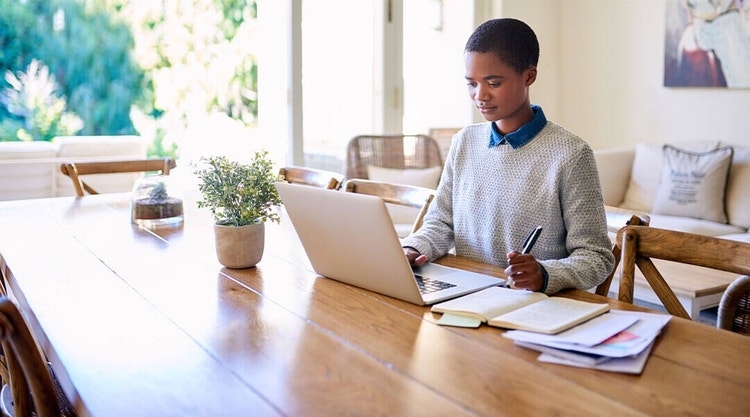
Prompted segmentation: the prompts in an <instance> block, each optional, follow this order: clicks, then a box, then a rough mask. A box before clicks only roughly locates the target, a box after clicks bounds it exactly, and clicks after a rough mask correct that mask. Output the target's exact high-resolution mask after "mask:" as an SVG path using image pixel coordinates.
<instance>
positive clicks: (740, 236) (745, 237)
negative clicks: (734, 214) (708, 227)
mask: <svg viewBox="0 0 750 417" xmlns="http://www.w3.org/2000/svg"><path fill="white" fill-rule="evenodd" d="M719 237H720V238H722V239H729V240H734V241H737V242H746V243H750V233H732V234H728V235H721V236H719Z"/></svg>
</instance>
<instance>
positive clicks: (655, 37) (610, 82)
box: [501, 0, 750, 149]
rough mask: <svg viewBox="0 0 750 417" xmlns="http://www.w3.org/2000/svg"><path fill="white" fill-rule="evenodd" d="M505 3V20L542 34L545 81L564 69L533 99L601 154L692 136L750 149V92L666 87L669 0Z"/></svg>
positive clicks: (537, 88) (540, 87) (511, 0)
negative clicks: (517, 21)
mask: <svg viewBox="0 0 750 417" xmlns="http://www.w3.org/2000/svg"><path fill="white" fill-rule="evenodd" d="M501 3H502V13H503V15H504V16H505V17H516V18H519V19H522V20H524V21H526V22H527V23H529V24H530V25H531V26H532V27H533V28H534V29H535V30H536V31H537V35H538V37H539V38H540V43H541V51H542V52H541V53H542V58H541V59H540V74H542V77H547V76H548V75H547V73H548V72H549V71H550V70H553V71H559V75H555V76H554V77H555V78H559V83H557V85H555V82H556V81H558V80H551V81H552V82H550V83H542V82H538V84H537V85H535V86H534V87H532V90H531V98H532V101H533V102H536V103H539V104H541V105H542V106H543V107H544V109H545V113H546V114H547V115H548V117H549V118H550V119H552V120H554V121H556V122H559V123H560V124H562V125H563V126H565V127H566V128H568V129H569V130H571V131H573V132H575V133H576V134H578V135H579V136H581V137H582V138H584V139H585V140H587V141H588V142H589V143H590V144H591V146H592V147H594V148H595V149H596V148H608V147H620V146H630V145H633V144H635V143H636V142H641V141H643V142H652V143H662V142H679V141H684V140H693V139H719V140H723V141H726V142H729V143H735V144H746V145H750V129H748V122H747V120H748V117H750V89H726V88H668V87H664V86H663V78H664V29H665V23H664V22H665V10H666V6H665V5H666V0H618V1H613V0H533V1H529V0H504V1H502V2H501ZM555 21H556V22H555ZM551 22H552V23H551ZM555 26H556V27H555ZM550 27H552V29H553V30H548V29H549V28H550ZM555 31H557V33H555ZM551 47H554V48H557V50H550V49H551ZM550 54H551V55H552V59H551V60H552V61H555V60H559V61H558V62H557V63H556V64H555V63H554V62H552V63H551V62H550V56H549V55H550ZM748 70H750V68H749V69H748ZM545 81H546V79H545Z"/></svg>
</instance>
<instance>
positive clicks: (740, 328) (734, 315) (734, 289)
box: [716, 275, 750, 336]
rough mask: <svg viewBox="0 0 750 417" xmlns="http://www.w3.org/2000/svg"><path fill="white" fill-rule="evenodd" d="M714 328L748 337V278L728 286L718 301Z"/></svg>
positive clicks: (749, 300)
mask: <svg viewBox="0 0 750 417" xmlns="http://www.w3.org/2000/svg"><path fill="white" fill-rule="evenodd" d="M716 327H718V328H720V329H725V330H730V331H733V332H735V333H740V334H744V335H747V336H750V276H747V275H742V276H740V277H738V278H737V279H736V280H734V281H733V282H732V283H731V284H729V287H727V290H726V291H725V292H724V294H723V295H722V296H721V301H719V314H718V316H717V319H716Z"/></svg>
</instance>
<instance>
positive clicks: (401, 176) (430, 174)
mask: <svg viewBox="0 0 750 417" xmlns="http://www.w3.org/2000/svg"><path fill="white" fill-rule="evenodd" d="M442 171H443V168H442V167H439V166H437V167H431V168H409V169H397V168H383V167H378V166H375V165H368V166H367V177H368V178H370V179H371V180H373V181H382V182H389V183H391V184H406V185H416V186H418V187H425V188H432V189H435V188H437V186H438V181H440V174H441V173H442Z"/></svg>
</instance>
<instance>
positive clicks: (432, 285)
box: [414, 274, 456, 294]
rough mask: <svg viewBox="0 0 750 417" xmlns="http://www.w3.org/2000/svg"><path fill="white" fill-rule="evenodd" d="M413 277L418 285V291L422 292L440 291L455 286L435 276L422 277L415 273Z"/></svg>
mask: <svg viewBox="0 0 750 417" xmlns="http://www.w3.org/2000/svg"><path fill="white" fill-rule="evenodd" d="M414 278H416V279H417V285H419V292H420V293H422V294H429V293H433V292H435V291H440V290H444V289H446V288H452V287H455V286H456V284H451V283H448V282H445V281H440V280H437V279H435V278H429V277H423V276H421V275H417V274H414Z"/></svg>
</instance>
